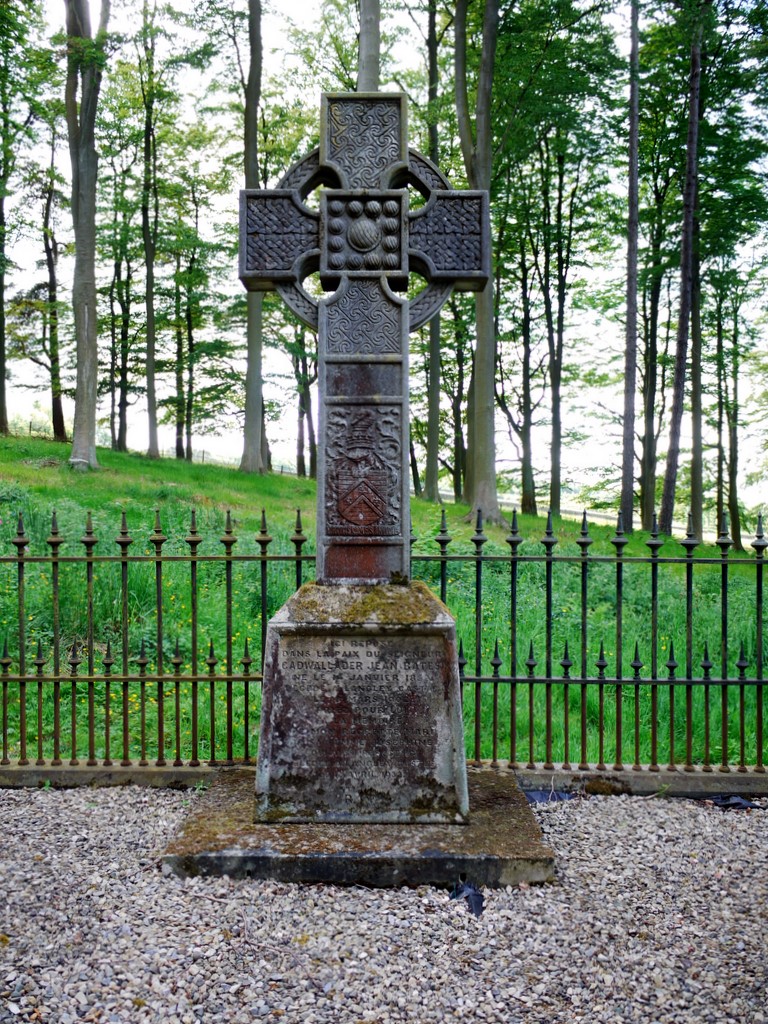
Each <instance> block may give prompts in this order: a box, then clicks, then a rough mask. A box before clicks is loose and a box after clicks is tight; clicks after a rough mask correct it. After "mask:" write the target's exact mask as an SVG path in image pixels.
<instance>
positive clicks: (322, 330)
mask: <svg viewBox="0 0 768 1024" xmlns="http://www.w3.org/2000/svg"><path fill="white" fill-rule="evenodd" d="M320 124H321V132H320V146H319V149H318V150H315V151H314V152H313V153H310V154H309V156H307V157H306V158H305V159H303V160H301V161H299V163H297V164H296V165H295V166H294V167H293V168H291V170H290V171H288V173H287V174H286V175H285V176H284V177H283V179H282V180H281V182H280V184H279V186H278V187H277V188H276V189H265V190H246V191H244V192H242V193H241V211H240V278H241V280H242V281H243V283H244V284H245V286H246V288H248V289H252V290H257V291H259V290H261V291H266V290H271V289H275V290H277V292H278V293H279V294H280V295H281V297H282V298H283V300H284V301H285V303H286V304H287V305H288V306H289V308H290V309H291V310H292V311H293V312H294V313H295V314H296V315H297V316H298V317H299V318H300V319H301V320H302V321H304V322H305V323H306V324H307V325H308V326H310V327H311V328H313V329H315V330H316V331H317V333H318V370H319V374H318V384H319V393H320V422H319V431H318V510H317V583H316V584H310V585H308V586H305V587H303V588H302V589H301V590H300V591H299V592H298V593H297V594H296V595H295V596H294V597H293V598H291V599H290V600H289V601H288V603H287V604H286V605H285V606H284V607H283V608H282V609H281V610H280V611H279V612H278V613H277V615H276V616H275V617H274V618H273V619H272V621H271V622H270V625H269V630H268V637H267V650H266V659H265V667H264V697H263V705H262V726H261V739H260V744H259V759H258V767H257V812H256V816H257V820H263V821H382V822H384V821H403V822H410V821H413V822H415V821H427V822H437V821H440V822H460V821H463V820H465V819H466V815H467V811H468V807H467V795H466V793H467V788H466V769H465V758H464V744H463V734H462V724H461V707H460V697H459V688H458V671H457V664H456V642H455V628H454V624H453V621H452V619H451V618H450V616H449V615H448V613H447V610H446V609H445V608H444V607H443V606H442V605H441V604H440V602H439V601H437V600H436V599H435V598H434V597H433V596H432V595H431V594H430V592H429V591H428V590H427V588H426V587H423V586H422V585H420V584H416V583H409V581H408V577H409V563H410V553H409V535H410V523H409V487H408V453H409V445H408V393H409V388H408V335H409V333H410V332H411V331H413V330H415V329H416V328H418V327H420V326H421V325H422V324H424V323H426V322H427V321H428V320H429V319H431V317H432V316H434V314H435V313H436V312H437V311H438V310H439V308H440V306H441V305H442V304H443V303H444V302H445V300H446V299H447V298H448V296H449V295H450V292H451V290H452V289H454V288H459V289H482V288H483V287H484V286H485V283H486V281H487V280H488V276H489V265H490V248H489V229H488V195H487V193H485V192H474V191H458V190H452V189H451V188H450V186H449V183H448V181H447V180H446V178H445V177H444V176H443V175H442V174H441V173H440V171H439V170H438V169H437V168H436V167H435V166H434V165H433V164H431V163H430V162H429V161H428V160H426V159H425V158H424V157H422V156H420V155H419V154H418V153H415V152H413V151H411V150H409V149H408V145H407V131H406V108H405V97H404V96H403V95H401V94H385V93H351V94H327V95H324V96H323V97H322V104H321V115H320ZM318 186H324V188H323V190H322V191H321V192H320V202H319V208H318V209H312V208H310V207H309V206H307V205H305V200H306V199H307V197H308V196H309V194H310V192H312V191H313V190H314V189H315V188H317V187H318ZM408 186H411V187H413V188H414V189H415V190H416V192H417V193H419V194H420V195H421V196H422V197H423V200H424V202H423V203H422V204H421V205H419V206H418V208H416V209H413V210H411V209H409V190H408ZM411 271H415V272H416V273H418V274H419V275H421V276H422V277H423V278H424V279H425V281H426V287H424V289H423V290H422V291H421V292H420V293H419V294H418V295H417V296H416V298H414V299H412V300H411V301H409V300H408V299H407V298H406V296H405V294H404V293H405V291H406V289H407V287H408V280H409V274H410V272H411ZM314 273H319V279H320V283H321V286H322V288H323V290H324V291H325V292H327V293H328V294H327V295H326V296H325V297H324V298H322V299H320V300H319V301H317V300H316V299H315V298H313V297H312V296H311V295H310V294H309V292H308V291H307V290H306V289H305V288H304V285H303V282H304V281H305V280H306V278H307V277H308V276H309V275H311V274H314Z"/></svg>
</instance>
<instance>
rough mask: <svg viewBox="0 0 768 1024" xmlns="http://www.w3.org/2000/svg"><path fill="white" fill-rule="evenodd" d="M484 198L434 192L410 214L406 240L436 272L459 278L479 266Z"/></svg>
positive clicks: (480, 260) (480, 262)
mask: <svg viewBox="0 0 768 1024" xmlns="http://www.w3.org/2000/svg"><path fill="white" fill-rule="evenodd" d="M482 216H483V201H482V199H481V198H480V196H479V195H470V196H462V195H458V194H457V193H455V192H454V193H447V194H445V195H440V194H437V195H435V196H434V198H433V200H432V201H431V202H430V204H429V205H428V206H427V208H426V210H424V212H423V213H422V212H417V213H415V214H414V215H413V216H412V217H411V223H410V234H409V243H410V247H411V249H417V250H419V252H420V253H422V254H423V255H424V256H425V257H426V259H428V260H429V262H430V264H431V266H432V267H433V268H434V269H435V270H436V271H442V272H445V273H446V274H450V275H451V276H452V277H454V278H456V277H461V276H462V274H463V273H464V272H466V271H470V272H472V273H474V272H475V271H476V270H477V269H478V268H479V267H481V266H482V245H483V223H482Z"/></svg>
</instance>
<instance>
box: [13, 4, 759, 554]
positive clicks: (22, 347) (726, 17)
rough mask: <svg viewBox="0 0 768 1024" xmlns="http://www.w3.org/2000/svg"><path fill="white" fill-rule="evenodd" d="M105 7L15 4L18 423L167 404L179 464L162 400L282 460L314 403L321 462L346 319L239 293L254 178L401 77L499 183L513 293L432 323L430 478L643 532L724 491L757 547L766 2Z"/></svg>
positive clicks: (464, 179)
mask: <svg viewBox="0 0 768 1024" xmlns="http://www.w3.org/2000/svg"><path fill="white" fill-rule="evenodd" d="M262 6H263V7H264V11H262ZM92 7H93V12H91V5H89V4H88V3H87V2H85V0H65V2H61V3H57V2H54V0H48V2H47V3H41V2H39V0H32V2H24V3H22V2H16V0H6V2H4V3H3V4H2V5H0V433H7V432H8V431H9V430H11V429H14V428H15V429H19V428H21V427H23V429H25V430H26V429H27V426H28V422H27V421H28V420H31V419H33V417H30V416H24V417H23V420H24V422H23V423H16V424H14V423H11V422H9V416H8V411H7V408H8V402H7V398H8V394H9V393H10V392H12V391H13V390H14V389H18V388H19V387H20V386H21V383H22V382H25V383H26V385H27V386H30V384H31V386H32V387H33V388H34V389H37V390H39V391H41V392H42V393H44V395H45V406H46V411H48V412H49V417H50V418H49V427H48V429H50V430H51V432H52V433H53V435H54V436H55V437H56V438H58V439H60V440H61V441H62V442H63V441H67V440H71V441H72V445H73V447H72V461H73V464H75V465H81V466H95V465H97V461H98V460H97V455H96V440H97V437H98V439H99V441H100V443H103V442H106V443H107V444H110V445H111V446H112V448H114V449H115V450H118V451H125V450H127V449H128V446H129V445H130V444H131V429H134V430H135V429H136V422H137V418H138V417H139V416H141V418H142V424H143V426H142V433H143V434H144V435H145V436H146V437H148V439H149V442H148V454H149V455H150V456H153V457H159V455H160V448H159V441H158V425H159V424H163V423H166V424H170V425H171V426H172V427H173V430H174V436H175V455H176V457H177V458H179V459H192V457H193V455H194V448H195V446H199V445H201V444H202V443H204V442H203V438H204V437H205V436H206V435H208V434H212V433H214V434H215V433H221V432H224V431H226V432H229V433H230V435H231V436H234V434H233V431H238V432H239V434H238V436H239V438H241V440H239V441H237V442H233V449H234V448H238V449H239V450H241V451H242V457H241V461H240V466H241V469H243V470H246V471H252V472H265V471H266V470H267V469H268V468H269V464H270V447H269V441H270V436H271V435H272V440H273V441H274V440H275V435H276V434H278V433H279V434H282V433H284V432H285V430H286V422H287V420H286V414H287V409H288V408H290V407H292V408H293V415H292V417H291V418H292V420H293V424H294V426H293V428H292V429H293V431H294V432H295V436H296V450H295V458H294V460H293V461H294V463H295V469H296V472H297V473H298V475H299V476H304V475H310V476H311V475H313V474H314V471H315V465H316V441H315V434H314V424H315V414H316V407H317V399H316V393H315V389H314V383H315V377H316V359H315V353H316V338H315V336H314V335H313V334H312V333H311V331H309V330H308V329H307V328H306V327H304V326H303V325H301V324H300V323H298V322H297V321H295V320H294V319H293V318H292V317H291V315H290V313H289V312H288V311H287V310H286V309H285V307H284V306H283V305H282V303H281V302H280V301H279V299H278V298H277V297H276V296H274V295H273V294H268V295H266V296H261V295H258V296H257V295H255V294H254V295H251V296H246V294H245V293H244V291H243V290H242V288H241V286H240V285H239V282H238V281H237V270H236V266H237V259H236V250H237V212H236V210H237V206H236V192H237V189H239V188H240V187H242V186H243V184H247V185H248V186H249V187H273V186H274V185H275V184H276V182H277V181H278V180H279V178H280V177H281V175H282V174H283V173H284V171H285V170H286V169H287V168H288V167H289V166H290V165H291V163H293V162H294V161H295V160H296V159H298V158H299V157H301V156H303V155H304V154H306V153H307V152H308V151H309V150H310V149H312V148H313V147H314V146H315V145H316V144H317V132H318V109H319V95H320V92H321V91H323V90H328V91H334V90H335V91H339V90H344V91H346V90H354V89H355V88H357V87H358V84H359V82H360V80H361V79H360V76H361V75H363V74H364V73H365V74H367V75H368V76H369V77H368V79H366V80H368V81H370V80H371V79H370V75H371V74H372V73H373V75H374V79H373V80H377V81H379V82H380V83H381V86H382V88H384V89H392V88H394V89H400V90H403V91H405V92H406V93H407V95H408V97H409V118H410V140H411V145H412V146H413V147H414V148H417V149H419V150H420V151H421V152H422V153H424V154H426V155H428V156H429V157H430V158H431V159H432V160H433V161H434V162H435V163H437V164H439V166H440V167H441V169H442V170H443V171H444V173H446V174H447V175H448V176H449V177H450V179H451V181H452V182H453V184H454V185H455V186H456V187H467V186H468V187H474V188H477V187H487V188H489V189H490V191H491V200H492V201H491V210H492V232H493V248H494V281H493V287H492V288H488V289H486V292H485V293H484V294H483V295H482V296H479V297H477V298H475V297H473V296H467V295H460V294H456V295H454V296H453V297H452V299H451V300H450V301H449V303H448V304H447V305H446V307H445V308H444V309H443V311H442V315H441V316H440V317H439V318H437V319H436V321H433V323H432V324H430V325H428V326H427V327H425V328H424V329H423V330H422V331H420V332H419V333H417V334H415V335H413V336H412V339H411V343H412V350H411V377H412V381H411V396H412V405H411V446H412V469H413V480H414V488H415V490H416V493H417V494H422V495H423V496H425V497H427V498H429V499H430V500H437V499H438V496H439V495H438V487H440V488H444V489H445V490H448V491H452V493H453V494H454V496H455V497H456V498H457V499H459V500H464V501H466V502H467V503H468V504H470V505H471V506H472V507H474V508H478V507H480V508H482V509H483V510H484V511H485V513H486V514H487V515H488V516H489V517H490V518H494V516H495V515H496V514H497V513H498V500H499V495H500V494H503V493H504V492H510V493H511V494H512V495H513V496H514V499H515V501H517V502H519V504H520V508H521V511H523V512H527V513H535V512H536V511H537V506H540V507H545V508H550V509H551V510H552V512H553V513H554V514H557V513H559V512H560V511H561V508H562V507H563V506H564V505H565V503H566V502H571V501H572V500H573V499H574V498H576V497H578V500H579V501H589V502H590V503H591V504H592V505H593V506H594V505H596V504H600V503H603V504H607V505H613V506H615V505H616V504H617V503H619V502H620V504H621V508H622V512H623V517H624V525H625V528H627V529H631V527H632V526H633V525H639V526H642V528H644V529H651V527H652V526H653V520H654V515H655V510H656V509H657V508H658V507H660V521H659V526H660V527H661V529H662V531H663V532H667V533H669V532H670V531H671V528H672V516H673V512H674V511H675V509H676V512H677V515H678V516H680V515H681V513H683V512H685V511H686V510H687V509H689V508H690V509H691V511H692V516H693V519H692V525H693V530H694V532H695V534H696V536H699V537H700V536H701V535H702V531H703V529H704V525H705V516H706V515H707V513H708V512H709V511H711V512H712V514H713V515H715V516H717V520H716V521H717V522H720V520H721V517H722V514H723V512H725V511H726V510H727V512H728V515H729V523H730V530H731V534H732V536H733V539H734V541H735V543H736V545H737V546H740V545H741V530H742V526H743V525H744V519H745V517H747V518H748V517H749V513H750V508H749V506H750V505H753V504H754V498H753V497H749V498H748V499H747V500H745V499H744V495H745V494H747V495H748V496H754V495H755V494H758V495H759V493H760V492H759V489H756V488H759V486H760V484H761V481H762V480H764V478H765V476H766V465H765V438H764V432H763V431H762V423H763V421H764V419H765V414H766V405H768V391H767V390H766V387H765V383H764V381H765V377H766V370H767V369H768V346H767V345H766V311H767V307H766V299H765V295H766V281H767V278H768V247H767V246H766V226H767V225H768V179H767V178H766V171H767V170H768V163H767V159H766V158H767V154H768V117H767V115H768V4H767V3H766V2H765V0H676V2H667V3H649V2H640V0H632V2H631V3H615V2H613V0H512V2H504V0H457V2H456V3H441V2H438V0H413V2H408V3H405V2H398V0H381V4H380V6H379V4H378V3H372V2H371V0H362V2H361V3H360V4H357V5H356V4H355V3H354V2H351V0H322V3H320V5H319V9H318V11H319V13H318V17H317V19H309V20H306V21H302V20H300V18H301V16H302V15H301V14H300V12H298V11H294V12H293V13H294V15H295V18H294V19H291V18H290V17H289V16H288V15H285V18H284V25H283V36H282V40H283V42H282V43H281V46H282V49H281V51H280V52H278V53H274V52H271V51H269V50H268V51H266V52H265V51H264V46H263V42H262V17H263V15H265V14H266V13H267V11H268V9H269V5H268V4H267V3H266V0H265V2H264V4H263V5H262V3H260V2H259V0H250V2H246V0H197V2H192V0H190V2H188V3H182V2H181V0H179V2H178V3H175V4H174V3H162V4H161V3H158V2H157V0H125V2H123V3H120V4H118V3H113V4H111V5H110V4H109V3H108V2H107V0H102V3H101V4H100V5H97V4H96V3H94V4H93V5H92ZM274 8H275V11H274V13H276V14H279V13H280V10H281V8H280V7H279V5H278V4H277V3H275V4H274ZM91 13H92V14H93V23H92V22H91ZM366 19H368V21H367V22H366ZM373 22H375V26H374V29H375V32H379V31H380V47H378V46H377V47H376V49H379V50H380V58H381V64H380V70H379V68H378V67H376V68H375V69H374V71H373V72H372V71H371V67H370V66H369V65H370V61H372V60H374V61H375V56H374V57H371V55H370V53H369V52H368V51H367V50H366V48H365V46H364V45H363V44H364V43H365V42H366V41H367V40H370V39H371V38H373V36H372V34H371V33H372V32H373V31H374V29H372V28H371V25H372V24H373ZM366 25H367V27H366ZM361 26H362V29H363V30H362V32H361ZM314 201H315V200H314V199H312V198H310V200H309V202H314ZM412 201H413V202H419V201H420V200H419V197H418V195H417V194H414V195H413V196H412ZM30 253H31V254H32V257H31V260H30ZM306 287H307V288H308V289H310V290H311V289H312V288H313V287H319V285H316V284H315V283H314V282H313V281H312V280H308V281H307V282H306ZM414 287H418V283H416V284H415V285H414ZM271 350H278V351H280V352H282V353H285V354H287V356H288V357H289V360H290V361H289V362H286V361H285V359H283V361H282V362H279V361H278V362H275V361H273V360H271V359H270V355H269V353H270V351H271ZM271 366H278V367H283V366H285V367H290V379H281V380H280V381H279V382H277V384H278V387H277V388H271V384H272V383H274V382H270V381H269V375H270V373H271V372H273V371H272V370H270V367H271ZM30 367H33V368H34V369H33V372H32V373H31V374H30V369H29V368H30ZM274 372H275V373H277V374H278V375H279V374H280V373H281V372H282V370H280V369H278V370H276V371H274ZM30 378H31V380H30ZM265 378H267V387H266V389H265V387H264V383H265ZM265 394H266V395H267V396H269V395H270V394H272V395H273V400H272V401H265V400H264V395H265ZM275 395H277V396H278V397H277V398H276V399H275V398H274V396H275ZM67 396H73V397H74V398H75V415H74V421H73V423H71V424H68V423H66V422H65V415H64V409H65V403H64V402H63V399H66V397H67ZM33 400H34V396H33V395H30V398H29V405H30V406H31V405H32V402H33ZM46 419H47V417H46ZM144 424H145V426H144ZM41 425H46V426H47V424H41ZM744 453H746V454H744ZM740 456H741V460H740ZM579 478H580V479H581V483H582V484H583V483H584V481H587V486H586V487H584V486H582V487H581V488H580V493H578V495H575V494H574V488H575V482H576V481H577V480H579Z"/></svg>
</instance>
